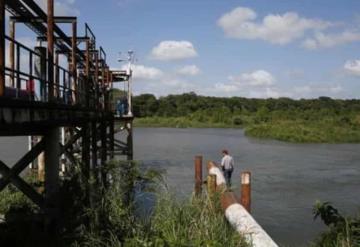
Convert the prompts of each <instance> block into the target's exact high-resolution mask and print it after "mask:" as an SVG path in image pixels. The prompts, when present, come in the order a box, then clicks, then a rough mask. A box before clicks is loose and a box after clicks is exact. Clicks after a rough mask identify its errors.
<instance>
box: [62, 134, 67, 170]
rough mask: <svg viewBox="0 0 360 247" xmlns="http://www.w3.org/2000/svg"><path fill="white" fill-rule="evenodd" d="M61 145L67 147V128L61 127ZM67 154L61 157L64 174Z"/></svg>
mask: <svg viewBox="0 0 360 247" xmlns="http://www.w3.org/2000/svg"><path fill="white" fill-rule="evenodd" d="M61 144H62V145H63V146H64V145H65V127H61ZM65 161H66V160H65V154H64V153H63V154H62V155H61V171H62V173H63V174H65V172H66V162H65Z"/></svg>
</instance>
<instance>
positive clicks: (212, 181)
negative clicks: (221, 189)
mask: <svg viewBox="0 0 360 247" xmlns="http://www.w3.org/2000/svg"><path fill="white" fill-rule="evenodd" d="M207 190H208V194H209V195H210V196H211V195H213V194H214V193H215V192H216V175H215V174H209V175H208V176H207Z"/></svg>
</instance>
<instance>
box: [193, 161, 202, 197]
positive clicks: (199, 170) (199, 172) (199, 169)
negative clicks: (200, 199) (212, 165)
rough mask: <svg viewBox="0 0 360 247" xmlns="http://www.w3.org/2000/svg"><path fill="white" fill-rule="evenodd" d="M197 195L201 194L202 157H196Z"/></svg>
mask: <svg viewBox="0 0 360 247" xmlns="http://www.w3.org/2000/svg"><path fill="white" fill-rule="evenodd" d="M194 165H195V195H200V194H201V184H202V179H203V177H202V156H200V155H199V156H195V162H194Z"/></svg>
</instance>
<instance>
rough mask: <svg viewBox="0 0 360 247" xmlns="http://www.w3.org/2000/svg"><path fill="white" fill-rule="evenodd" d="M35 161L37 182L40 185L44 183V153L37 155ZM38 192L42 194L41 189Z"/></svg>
mask: <svg viewBox="0 0 360 247" xmlns="http://www.w3.org/2000/svg"><path fill="white" fill-rule="evenodd" d="M41 138H42V137H40V136H39V137H38V140H37V141H38V142H40V141H41ZM37 161H38V164H37V167H38V180H39V182H40V183H44V182H45V153H44V152H42V153H40V154H39V156H38V159H37ZM40 190H41V192H42V191H43V188H42V189H40Z"/></svg>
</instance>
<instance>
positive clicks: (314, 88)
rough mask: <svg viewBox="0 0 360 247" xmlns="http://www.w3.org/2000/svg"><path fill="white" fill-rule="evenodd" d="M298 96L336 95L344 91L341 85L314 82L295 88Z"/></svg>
mask: <svg viewBox="0 0 360 247" xmlns="http://www.w3.org/2000/svg"><path fill="white" fill-rule="evenodd" d="M293 91H294V95H295V96H296V98H314V97H319V96H336V95H337V94H339V93H341V92H343V91H344V89H343V87H342V86H341V85H338V84H335V85H327V84H325V85H323V84H313V85H304V86H297V87H294V88H293Z"/></svg>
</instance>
